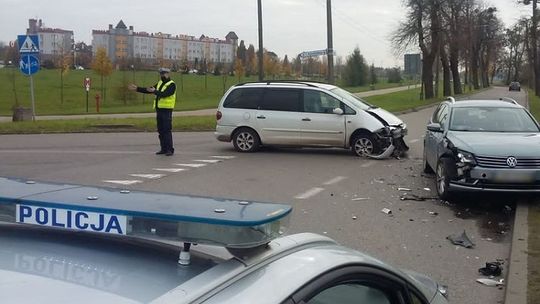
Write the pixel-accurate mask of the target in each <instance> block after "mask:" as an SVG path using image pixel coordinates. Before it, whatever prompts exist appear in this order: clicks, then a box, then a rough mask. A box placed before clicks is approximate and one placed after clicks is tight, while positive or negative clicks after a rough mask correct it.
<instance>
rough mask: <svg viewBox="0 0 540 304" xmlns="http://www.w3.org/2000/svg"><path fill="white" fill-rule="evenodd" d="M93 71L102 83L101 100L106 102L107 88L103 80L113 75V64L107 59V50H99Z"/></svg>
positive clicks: (93, 63)
mask: <svg viewBox="0 0 540 304" xmlns="http://www.w3.org/2000/svg"><path fill="white" fill-rule="evenodd" d="M92 70H94V72H95V73H96V74H98V75H99V76H100V81H101V98H102V100H103V102H105V87H104V84H103V78H105V77H107V76H109V75H111V73H112V63H111V60H110V59H109V57H107V51H106V50H105V48H102V47H100V48H98V49H97V52H96V57H94V60H93V61H92Z"/></svg>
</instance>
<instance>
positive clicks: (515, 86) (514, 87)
mask: <svg viewBox="0 0 540 304" xmlns="http://www.w3.org/2000/svg"><path fill="white" fill-rule="evenodd" d="M508 91H521V84H519V82H517V81H514V82H511V83H510V85H509V86H508Z"/></svg>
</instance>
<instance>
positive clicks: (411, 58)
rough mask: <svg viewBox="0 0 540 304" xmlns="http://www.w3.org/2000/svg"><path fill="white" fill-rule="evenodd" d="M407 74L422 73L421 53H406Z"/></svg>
mask: <svg viewBox="0 0 540 304" xmlns="http://www.w3.org/2000/svg"><path fill="white" fill-rule="evenodd" d="M404 61H405V67H404V72H405V75H420V74H421V71H422V59H421V58H420V54H405V57H404Z"/></svg>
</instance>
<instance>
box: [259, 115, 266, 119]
mask: <svg viewBox="0 0 540 304" xmlns="http://www.w3.org/2000/svg"><path fill="white" fill-rule="evenodd" d="M257 118H258V119H266V116H263V115H259V116H257Z"/></svg>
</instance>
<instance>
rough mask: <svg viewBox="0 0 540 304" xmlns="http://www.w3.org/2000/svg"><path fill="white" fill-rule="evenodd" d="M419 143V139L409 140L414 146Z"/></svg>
mask: <svg viewBox="0 0 540 304" xmlns="http://www.w3.org/2000/svg"><path fill="white" fill-rule="evenodd" d="M419 141H420V139H411V140H409V143H410V144H414V143H415V142H419Z"/></svg>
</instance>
